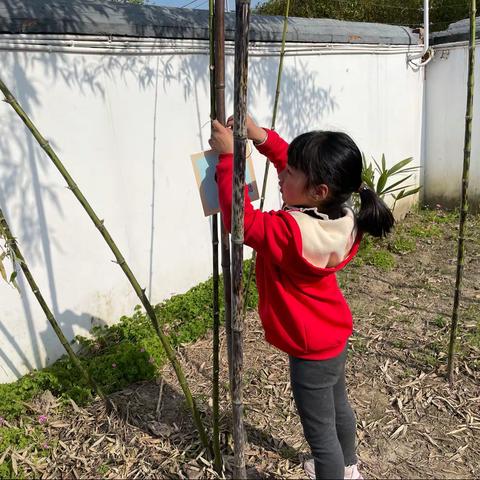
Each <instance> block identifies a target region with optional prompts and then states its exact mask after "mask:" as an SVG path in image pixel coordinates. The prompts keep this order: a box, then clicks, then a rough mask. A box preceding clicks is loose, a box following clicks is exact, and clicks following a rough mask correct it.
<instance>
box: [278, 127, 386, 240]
mask: <svg viewBox="0 0 480 480" xmlns="http://www.w3.org/2000/svg"><path fill="white" fill-rule="evenodd" d="M362 166H363V164H362V154H361V153H360V150H359V149H358V147H357V145H356V144H355V142H354V141H353V140H352V139H351V138H350V137H349V136H348V135H347V134H345V133H342V132H329V131H314V132H308V133H304V134H302V135H300V136H298V137H297V138H295V139H294V140H293V142H292V143H291V144H290V146H289V147H288V164H287V167H286V168H285V170H284V171H283V172H282V173H281V175H280V187H281V190H282V195H283V199H284V201H285V202H286V203H288V204H289V205H302V206H316V207H319V209H320V210H321V211H322V212H324V213H327V214H328V215H329V216H330V218H338V217H340V216H342V214H343V213H342V208H343V204H344V203H345V202H346V201H347V200H348V199H349V198H350V196H351V195H352V193H354V192H359V194H360V200H361V208H360V211H359V212H358V215H357V223H358V228H359V229H360V230H362V231H365V232H367V233H370V234H371V235H374V236H377V237H381V236H384V235H386V234H387V233H388V232H389V231H390V230H391V229H392V227H393V223H394V219H393V215H392V212H391V211H390V209H389V208H388V207H387V205H386V204H385V203H384V202H383V201H382V200H381V199H380V197H378V195H377V194H376V193H375V192H374V191H373V190H370V189H366V188H361V186H362Z"/></svg>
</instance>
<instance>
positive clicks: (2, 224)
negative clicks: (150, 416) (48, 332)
mask: <svg viewBox="0 0 480 480" xmlns="http://www.w3.org/2000/svg"><path fill="white" fill-rule="evenodd" d="M1 236H4V238H5V240H6V242H7V249H11V251H12V252H13V254H14V255H15V258H16V261H17V262H18V263H19V264H20V268H21V269H22V271H23V274H24V275H25V278H26V280H27V282H28V284H29V285H30V288H31V290H32V292H33V294H34V295H35V297H36V299H37V301H38V303H39V304H40V307H41V308H42V310H43V313H45V316H46V317H47V320H48V322H49V323H50V325H51V326H52V328H53V330H54V332H55V334H56V335H57V337H58V339H59V340H60V343H61V344H62V345H63V348H65V350H66V352H67V354H68V356H69V357H70V360H71V361H72V363H73V364H74V365H75V366H76V367H77V368H78V370H79V371H80V373H81V374H82V375H83V376H84V378H85V380H86V381H87V382H88V383H89V384H90V386H91V387H92V388H93V390H95V391H96V392H97V393H98V396H99V397H100V398H101V399H102V400H104V401H105V403H106V404H107V407H109V408H113V407H114V405H113V403H112V402H111V401H110V399H109V398H108V397H107V396H106V395H105V393H104V392H103V390H102V388H101V387H100V386H99V385H98V384H97V382H95V380H94V379H93V378H92V377H91V375H90V374H89V373H88V370H87V369H86V368H85V367H84V366H83V365H82V362H80V359H79V358H78V357H77V355H76V354H75V352H74V351H73V349H72V347H71V346H70V343H69V342H68V340H67V338H66V337H65V335H64V334H63V332H62V329H61V328H60V325H59V324H58V322H57V320H56V319H55V317H54V316H53V313H52V311H51V310H50V308H49V307H48V305H47V302H46V301H45V299H44V298H43V295H42V293H41V292H40V289H39V288H38V285H37V283H36V282H35V280H34V278H33V275H32V273H31V272H30V269H29V268H28V266H27V263H26V262H25V258H24V256H23V255H22V252H21V251H20V248H19V247H18V244H17V240H16V239H15V237H14V236H13V234H12V232H11V231H10V227H9V226H8V223H7V220H6V219H5V216H4V215H3V212H2V209H1V208H0V237H1Z"/></svg>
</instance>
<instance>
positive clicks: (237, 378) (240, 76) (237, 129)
mask: <svg viewBox="0 0 480 480" xmlns="http://www.w3.org/2000/svg"><path fill="white" fill-rule="evenodd" d="M249 20H250V0H237V1H236V23H235V84H234V115H235V118H234V127H233V137H234V155H233V156H234V161H233V165H234V166H233V170H234V171H233V185H232V190H233V191H232V200H233V203H232V347H233V352H232V353H233V372H232V373H233V379H232V407H233V442H234V472H233V476H234V478H246V470H245V429H244V425H243V398H242V374H243V330H244V321H243V289H242V276H243V234H244V225H243V221H244V195H245V162H246V147H247V129H246V116H247V80H248V31H249Z"/></svg>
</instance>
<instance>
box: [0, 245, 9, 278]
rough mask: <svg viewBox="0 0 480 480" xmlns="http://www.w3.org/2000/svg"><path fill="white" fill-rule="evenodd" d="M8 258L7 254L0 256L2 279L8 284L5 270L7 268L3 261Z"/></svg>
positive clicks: (3, 253)
mask: <svg viewBox="0 0 480 480" xmlns="http://www.w3.org/2000/svg"><path fill="white" fill-rule="evenodd" d="M6 256H7V254H6V253H5V252H2V254H1V255H0V274H1V275H2V278H3V279H4V280H5V281H6V282H7V283H8V280H7V272H6V270H5V266H4V265H3V260H4V258H5V257H6Z"/></svg>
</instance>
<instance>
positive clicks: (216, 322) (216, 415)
mask: <svg viewBox="0 0 480 480" xmlns="http://www.w3.org/2000/svg"><path fill="white" fill-rule="evenodd" d="M208 7H209V9H208V11H209V16H208V19H209V21H208V32H209V44H210V119H211V120H214V119H215V117H216V102H215V43H214V39H215V27H214V0H209V2H208ZM212 261H213V266H212V270H213V342H212V357H213V360H212V363H213V365H212V366H213V368H212V370H213V371H212V416H213V454H214V466H215V471H216V472H217V473H218V474H220V473H221V471H222V453H221V451H220V427H219V423H220V407H219V401H220V399H219V396H220V395H219V374H220V358H219V357H220V339H219V336H220V311H219V294H218V284H219V274H218V214H215V215H213V216H212Z"/></svg>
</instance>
